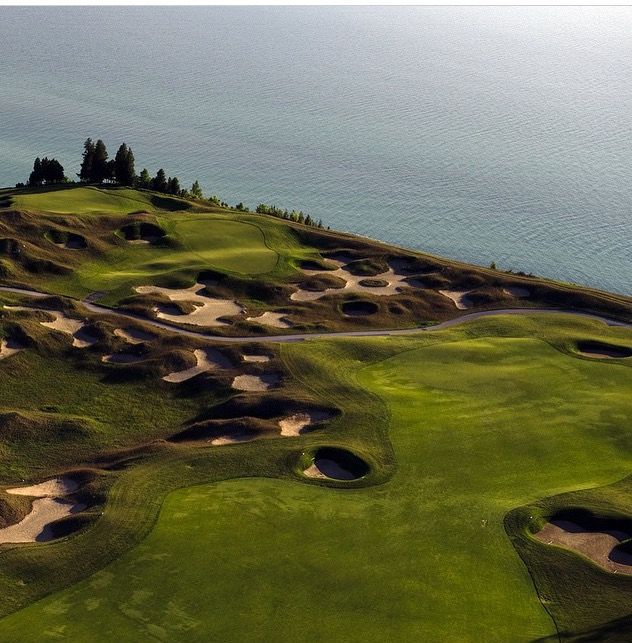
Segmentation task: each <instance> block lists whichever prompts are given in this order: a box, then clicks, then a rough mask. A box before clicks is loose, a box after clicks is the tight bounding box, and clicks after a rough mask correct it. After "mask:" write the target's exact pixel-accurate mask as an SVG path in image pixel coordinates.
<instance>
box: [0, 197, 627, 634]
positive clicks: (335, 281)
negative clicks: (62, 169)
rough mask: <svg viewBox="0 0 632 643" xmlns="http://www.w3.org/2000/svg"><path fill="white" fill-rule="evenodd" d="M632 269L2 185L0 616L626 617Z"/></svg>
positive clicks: (204, 623)
mask: <svg viewBox="0 0 632 643" xmlns="http://www.w3.org/2000/svg"><path fill="white" fill-rule="evenodd" d="M631 390H632V299H631V298H629V297H626V296H624V295H617V294H611V293H607V292H602V291H599V290H596V289H592V288H587V287H582V286H578V285H574V284H566V283H561V282H558V281H552V280H548V279H545V278H540V277H537V276H533V275H526V274H523V273H513V272H509V271H504V270H502V267H499V268H496V267H495V266H493V267H489V268H487V267H481V266H475V265H469V264H464V263H460V262H456V261H451V260H449V259H445V258H441V257H436V256H433V255H427V254H423V253H419V252H413V251H411V250H408V249H406V248H400V247H394V246H389V245H387V244H384V243H381V242H378V241H373V240H370V239H366V238H363V237H358V236H354V235H351V234H346V233H339V232H336V231H333V230H328V229H321V228H318V227H316V226H308V225H304V224H301V223H298V222H295V221H288V220H285V219H282V218H278V217H275V216H271V215H268V214H258V213H249V212H244V211H242V210H236V209H231V208H230V207H227V206H225V205H218V204H217V203H213V202H209V201H205V200H201V199H191V198H184V197H182V198H181V197H175V196H168V195H165V194H158V193H156V192H152V191H150V190H135V189H132V188H122V187H103V186H97V185H84V184H82V185H73V184H70V185H67V186H66V185H63V186H59V187H54V188H47V187H39V188H15V189H14V188H8V189H5V190H0V643H3V642H6V643H10V642H16V641H19V642H25V643H31V642H32V643H35V642H37V643H39V642H41V641H66V640H67V641H81V642H83V641H86V642H92V641H104V642H105V641H111V640H113V639H116V640H119V641H121V642H126V643H127V642H128V641H129V642H136V641H164V642H185V643H188V642H196V643H197V642H199V643H202V642H205V641H222V642H227V643H232V642H235V643H236V642H242V641H260V642H266V643H268V642H269V643H272V642H275V641H279V640H283V641H286V640H287V641H305V642H310V643H312V642H315V641H327V642H328V643H332V642H340V643H356V642H357V643H360V642H376V643H377V642H378V641H379V642H382V641H389V642H391V641H392V642H398V643H399V642H408V641H454V642H461V641H498V642H505V641H570V640H577V641H593V640H594V641H625V640H630V638H632V608H631V607H630V605H632V503H631V502H630V497H631V496H630V494H631V493H632V467H631V465H630V463H631V462H632V424H631V421H632V396H631V395H630V391H631Z"/></svg>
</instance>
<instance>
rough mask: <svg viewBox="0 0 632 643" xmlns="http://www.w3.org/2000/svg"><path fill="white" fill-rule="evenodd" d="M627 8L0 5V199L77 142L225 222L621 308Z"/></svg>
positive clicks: (627, 218) (627, 239) (631, 277)
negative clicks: (547, 287) (523, 282)
mask: <svg viewBox="0 0 632 643" xmlns="http://www.w3.org/2000/svg"><path fill="white" fill-rule="evenodd" d="M631 33H632V9H629V8H575V7H573V8H570V7H569V8H536V7H531V8H501V7H451V8H450V7H443V8H434V7H417V8H406V7H400V8H361V7H359V8H344V7H339V8H327V7H321V8H301V7H296V8H283V7H277V8H219V7H200V8H167V7H165V8H156V7H147V8H112V7H110V8H41V7H40V8H27V7H25V8H7V7H3V8H0V89H1V93H0V184H5V185H11V184H14V183H15V182H16V181H18V180H24V179H25V178H26V177H27V176H28V172H29V170H30V167H31V165H32V161H33V158H34V157H35V156H36V155H55V156H56V157H58V158H59V159H60V160H61V161H62V163H63V164H64V165H65V166H66V169H67V171H68V172H69V173H70V172H72V173H74V172H76V171H77V170H78V164H79V160H80V153H81V145H82V142H83V140H84V139H85V138H86V137H87V136H92V137H95V138H96V137H102V138H104V139H105V141H106V143H108V144H109V146H110V151H111V152H112V153H114V151H115V150H116V146H117V145H118V143H120V142H122V141H126V142H127V143H128V144H130V145H131V146H132V148H133V149H134V152H135V154H136V158H137V164H138V165H139V168H138V169H140V168H142V167H143V166H147V167H148V168H149V169H150V170H151V171H152V172H153V171H155V170H156V169H157V168H158V167H159V166H162V167H164V168H165V170H166V171H167V173H170V174H177V175H178V176H179V177H180V178H181V179H182V180H183V181H184V182H186V183H191V182H192V181H193V180H194V179H196V178H198V179H199V180H200V182H201V183H202V185H203V187H204V189H205V191H206V192H208V193H216V194H219V195H220V196H221V197H222V198H223V199H225V200H228V201H229V202H231V203H236V202H237V201H240V200H243V201H244V202H245V203H246V204H249V205H251V206H253V205H256V203H258V202H259V201H264V202H270V203H276V204H278V205H281V206H284V207H288V208H295V207H296V208H302V209H303V210H305V211H306V212H309V213H311V214H312V215H313V216H315V217H317V218H319V217H322V218H323V220H324V221H325V222H326V223H328V224H330V225H331V226H332V227H336V228H340V229H344V230H351V231H354V232H358V233H362V234H366V235H369V236H372V237H376V238H381V239H385V240H387V241H391V242H395V243H399V244H402V245H407V246H414V247H415V248H419V249H423V250H427V251H430V252H434V253H438V254H443V255H447V256H450V257H455V258H459V259H465V260H469V261H474V262H476V263H481V264H487V263H489V262H491V261H496V262H497V263H498V264H499V266H501V267H506V268H514V269H522V270H526V271H533V272H535V273H538V274H542V275H546V276H551V277H558V278H562V279H566V280H570V281H576V282H581V283H587V284H591V285H595V286H599V287H603V288H607V289H610V290H616V291H619V292H624V293H627V294H632V270H631V269H630V251H631V247H632V39H631V37H630V34H631Z"/></svg>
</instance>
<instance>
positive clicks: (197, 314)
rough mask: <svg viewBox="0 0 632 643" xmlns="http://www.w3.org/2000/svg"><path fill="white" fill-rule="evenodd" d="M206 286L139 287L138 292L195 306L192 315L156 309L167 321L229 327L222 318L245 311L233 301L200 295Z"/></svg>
mask: <svg viewBox="0 0 632 643" xmlns="http://www.w3.org/2000/svg"><path fill="white" fill-rule="evenodd" d="M203 288H204V284H200V283H197V284H195V285H194V286H191V287H190V288H180V289H177V288H161V287H159V286H137V287H136V288H135V290H136V292H137V293H139V294H141V295H163V296H165V297H167V298H169V299H170V300H171V301H186V302H190V303H192V304H193V305H194V306H195V310H194V311H193V312H191V313H185V314H180V313H179V311H173V312H165V311H164V310H163V311H161V310H160V309H159V308H157V307H156V308H154V311H156V313H157V317H159V318H160V319H166V320H167V321H171V322H176V323H180V324H182V323H184V324H193V325H195V326H227V325H228V322H225V321H220V317H231V316H232V315H240V314H241V313H243V312H244V309H243V308H242V307H241V306H240V305H239V304H237V302H235V301H233V300H231V299H215V298H213V297H207V296H206V295H203V294H200V291H201V290H202V289H203Z"/></svg>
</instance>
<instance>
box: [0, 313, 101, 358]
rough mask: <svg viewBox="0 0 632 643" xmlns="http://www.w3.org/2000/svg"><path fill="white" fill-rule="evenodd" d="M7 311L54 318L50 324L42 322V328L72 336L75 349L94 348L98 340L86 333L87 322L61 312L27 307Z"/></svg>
mask: <svg viewBox="0 0 632 643" xmlns="http://www.w3.org/2000/svg"><path fill="white" fill-rule="evenodd" d="M5 308H6V309H7V310H19V311H27V312H32V311H38V312H41V313H46V314H47V315H50V316H51V317H53V321H49V322H40V324H41V325H42V326H46V328H52V329H53V330H57V331H59V332H61V333H66V334H67V335H72V336H73V340H72V345H73V346H74V347H75V348H87V347H88V346H92V345H93V344H95V343H96V342H97V339H96V338H95V337H93V336H92V335H90V334H89V333H88V332H86V331H85V330H83V329H84V327H85V325H86V324H85V322H82V321H80V320H79V319H73V318H72V317H68V315H66V313H64V312H62V311H59V310H48V308H27V307H26V306H5Z"/></svg>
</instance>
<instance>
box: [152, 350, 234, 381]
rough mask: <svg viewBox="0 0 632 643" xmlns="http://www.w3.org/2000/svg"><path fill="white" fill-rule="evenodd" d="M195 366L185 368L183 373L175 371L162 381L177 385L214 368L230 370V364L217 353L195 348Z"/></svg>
mask: <svg viewBox="0 0 632 643" xmlns="http://www.w3.org/2000/svg"><path fill="white" fill-rule="evenodd" d="M193 354H194V355H195V359H196V360H197V364H196V365H195V366H192V367H191V368H187V369H185V370H184V371H175V372H173V373H169V375H165V376H164V377H163V378H162V379H163V380H164V381H165V382H171V383H172V384H173V383H179V382H184V381H186V380H190V379H191V378H192V377H195V376H196V375H199V374H200V373H206V372H207V371H210V370H213V369H216V368H230V367H231V364H230V362H229V361H228V360H227V359H226V358H225V357H224V356H223V355H222V354H221V353H220V352H219V351H216V350H213V349H206V350H202V349H201V348H197V349H196V350H194V351H193Z"/></svg>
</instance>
